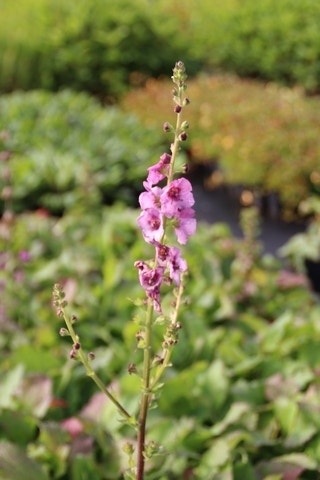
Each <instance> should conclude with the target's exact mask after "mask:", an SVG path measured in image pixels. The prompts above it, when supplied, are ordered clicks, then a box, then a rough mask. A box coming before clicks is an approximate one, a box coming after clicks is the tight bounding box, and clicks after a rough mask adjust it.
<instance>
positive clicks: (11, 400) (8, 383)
mask: <svg viewBox="0 0 320 480" xmlns="http://www.w3.org/2000/svg"><path fill="white" fill-rule="evenodd" d="M23 374H24V367H23V366H22V365H17V366H16V367H14V368H13V369H12V370H11V371H10V372H8V373H7V374H5V376H4V378H3V379H2V380H1V381H0V391H1V395H0V407H3V408H10V407H11V408H12V407H13V405H14V404H15V394H16V391H17V388H18V386H19V385H20V383H21V381H22V378H23Z"/></svg>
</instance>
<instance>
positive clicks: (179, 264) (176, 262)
mask: <svg viewBox="0 0 320 480" xmlns="http://www.w3.org/2000/svg"><path fill="white" fill-rule="evenodd" d="M168 267H169V277H170V279H171V280H172V281H173V283H175V284H176V285H180V281H181V274H182V273H184V272H186V271H187V269H188V267H187V262H186V261H185V259H184V258H182V257H181V252H180V250H179V248H177V247H171V248H170V249H169V256H168Z"/></svg>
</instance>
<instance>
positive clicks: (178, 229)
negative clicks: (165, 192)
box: [174, 208, 197, 245]
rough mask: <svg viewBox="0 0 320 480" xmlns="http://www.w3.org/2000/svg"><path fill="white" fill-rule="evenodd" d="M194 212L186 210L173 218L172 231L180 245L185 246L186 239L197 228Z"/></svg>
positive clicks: (189, 209)
mask: <svg viewBox="0 0 320 480" xmlns="http://www.w3.org/2000/svg"><path fill="white" fill-rule="evenodd" d="M194 215H195V212H194V210H193V208H186V209H184V210H182V211H181V212H179V213H178V214H177V216H176V217H175V221H174V230H175V233H176V235H177V240H178V242H179V243H180V244H182V245H185V244H186V243H187V241H188V237H190V236H191V235H193V234H194V233H195V231H196V228H197V221H196V219H195V218H194Z"/></svg>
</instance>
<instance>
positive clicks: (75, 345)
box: [73, 342, 81, 350]
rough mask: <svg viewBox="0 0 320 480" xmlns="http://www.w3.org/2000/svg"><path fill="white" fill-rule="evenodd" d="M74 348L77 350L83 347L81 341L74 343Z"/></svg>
mask: <svg viewBox="0 0 320 480" xmlns="http://www.w3.org/2000/svg"><path fill="white" fill-rule="evenodd" d="M73 348H74V349H75V350H79V349H80V348H81V345H80V343H79V342H76V343H74V344H73Z"/></svg>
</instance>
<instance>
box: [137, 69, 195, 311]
mask: <svg viewBox="0 0 320 480" xmlns="http://www.w3.org/2000/svg"><path fill="white" fill-rule="evenodd" d="M172 80H173V82H174V83H175V84H176V87H175V89H174V91H173V100H174V102H175V107H174V112H175V113H176V114H177V123H176V128H175V129H174V128H173V127H172V126H171V125H170V124H169V123H168V122H166V123H165V126H164V129H165V131H174V135H175V136H174V142H173V143H172V145H171V154H169V153H164V154H163V155H161V157H160V159H159V161H158V162H157V163H156V164H155V165H152V166H151V167H150V168H148V176H147V179H146V181H145V182H144V183H143V186H144V188H145V191H144V192H142V193H141V194H140V196H139V203H140V207H141V210H142V211H141V214H140V215H139V217H138V225H139V227H140V229H141V231H142V235H143V237H144V239H145V241H146V242H147V243H150V244H152V245H153V246H154V247H155V252H156V254H155V260H154V261H153V262H144V261H137V262H136V263H135V266H136V267H137V268H138V270H139V279H140V284H141V286H142V287H143V288H144V290H145V292H146V294H147V296H148V297H149V298H151V299H152V300H153V306H154V308H155V310H156V311H157V312H161V304H160V287H161V285H162V284H163V283H174V284H175V285H179V284H180V281H181V275H182V274H183V273H184V272H186V270H187V263H186V261H185V260H184V259H183V258H182V256H181V252H180V250H179V248H178V247H176V246H169V245H168V244H167V238H168V235H167V234H168V231H169V230H170V229H171V230H173V231H174V233H175V236H176V239H177V241H178V243H179V244H181V245H184V244H186V243H187V241H188V238H189V237H190V235H193V234H194V232H195V230H196V219H195V212H194V209H193V208H192V206H193V205H194V198H193V193H192V186H191V184H190V182H189V180H187V179H186V178H177V179H175V178H174V173H175V172H174V162H175V159H176V155H177V152H178V149H179V144H180V142H182V141H185V140H186V138H187V134H186V133H185V129H186V128H187V127H188V124H187V122H185V121H184V122H182V121H181V112H182V109H183V107H184V106H186V105H188V103H189V100H188V99H187V98H185V97H184V91H185V89H186V84H185V80H186V75H185V69H184V64H183V63H182V62H177V64H176V66H175V68H174V70H173V77H172ZM163 183H165V186H160V185H159V184H163Z"/></svg>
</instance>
